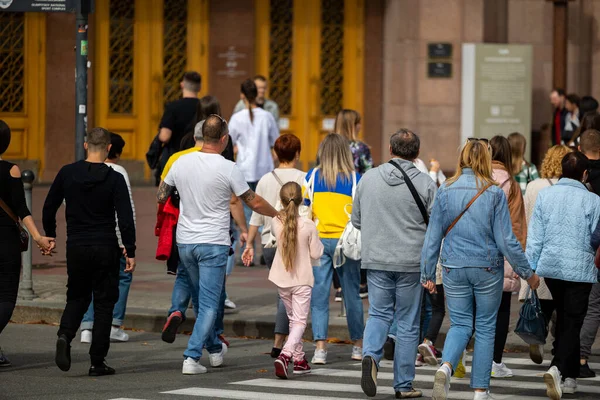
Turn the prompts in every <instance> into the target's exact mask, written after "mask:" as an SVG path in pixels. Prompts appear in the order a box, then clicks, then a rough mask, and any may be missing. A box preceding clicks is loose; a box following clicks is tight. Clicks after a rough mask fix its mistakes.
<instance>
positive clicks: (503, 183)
mask: <svg viewBox="0 0 600 400" xmlns="http://www.w3.org/2000/svg"><path fill="white" fill-rule="evenodd" d="M508 182H510V178H508V179H507V180H505V181H504V182H502V185H500V188H503V187H504V186H506V184H507V183H508Z"/></svg>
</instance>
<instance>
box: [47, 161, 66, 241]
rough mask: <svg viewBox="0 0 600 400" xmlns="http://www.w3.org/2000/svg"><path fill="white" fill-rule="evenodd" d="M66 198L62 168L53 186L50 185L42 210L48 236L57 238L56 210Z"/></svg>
mask: <svg viewBox="0 0 600 400" xmlns="http://www.w3.org/2000/svg"><path fill="white" fill-rule="evenodd" d="M64 198H65V195H64V189H63V170H62V169H61V170H60V171H59V172H58V175H56V178H55V179H54V182H52V186H50V191H48V195H47V196H46V201H45V202H44V208H43V211H42V225H43V226H44V232H45V233H46V236H48V237H51V238H56V212H57V211H58V209H59V208H60V206H61V205H62V203H63V200H64Z"/></svg>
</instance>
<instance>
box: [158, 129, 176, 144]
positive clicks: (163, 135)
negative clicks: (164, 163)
mask: <svg viewBox="0 0 600 400" xmlns="http://www.w3.org/2000/svg"><path fill="white" fill-rule="evenodd" d="M172 135H173V131H172V130H170V129H169V128H160V132H158V140H160V141H161V142H163V143H169V140H171V136H172Z"/></svg>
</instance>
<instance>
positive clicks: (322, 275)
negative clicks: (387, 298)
mask: <svg viewBox="0 0 600 400" xmlns="http://www.w3.org/2000/svg"><path fill="white" fill-rule="evenodd" d="M321 241H322V242H323V246H324V247H325V249H324V252H323V256H322V257H321V265H320V266H318V267H313V275H314V277H315V284H314V286H313V291H312V298H311V303H310V312H311V314H312V330H313V339H314V340H327V333H328V330H329V295H330V290H331V280H332V279H333V255H334V253H335V246H336V245H337V243H338V239H321ZM336 271H337V273H338V276H339V277H340V283H341V284H342V290H343V292H344V305H345V306H346V321H347V323H348V331H349V332H350V339H351V340H352V341H356V340H359V339H362V338H363V331H364V328H365V322H364V315H363V303H362V300H361V298H360V295H359V290H360V287H359V286H360V261H354V260H350V259H347V260H346V262H345V263H344V264H343V265H342V266H341V267H339V268H337V270H336Z"/></svg>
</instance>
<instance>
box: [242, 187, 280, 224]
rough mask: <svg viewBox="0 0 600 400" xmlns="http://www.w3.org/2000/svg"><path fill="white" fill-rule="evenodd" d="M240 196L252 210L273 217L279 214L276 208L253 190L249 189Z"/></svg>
mask: <svg viewBox="0 0 600 400" xmlns="http://www.w3.org/2000/svg"><path fill="white" fill-rule="evenodd" d="M239 197H240V199H241V200H242V201H243V202H244V203H246V205H247V206H248V207H250V209H251V210H252V211H254V212H257V213H259V214H262V215H264V216H267V217H271V218H273V217H275V216H277V211H276V210H275V208H273V206H272V205H270V204H269V202H268V201H266V200H265V199H263V198H262V197H261V196H259V195H257V194H256V193H254V191H253V190H248V191H246V192H245V193H244V194H242V195H241V196H239Z"/></svg>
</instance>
